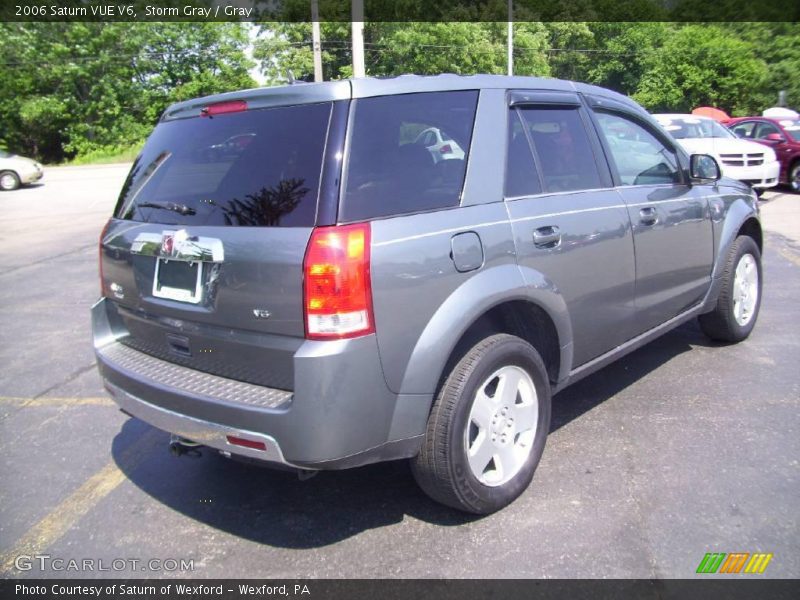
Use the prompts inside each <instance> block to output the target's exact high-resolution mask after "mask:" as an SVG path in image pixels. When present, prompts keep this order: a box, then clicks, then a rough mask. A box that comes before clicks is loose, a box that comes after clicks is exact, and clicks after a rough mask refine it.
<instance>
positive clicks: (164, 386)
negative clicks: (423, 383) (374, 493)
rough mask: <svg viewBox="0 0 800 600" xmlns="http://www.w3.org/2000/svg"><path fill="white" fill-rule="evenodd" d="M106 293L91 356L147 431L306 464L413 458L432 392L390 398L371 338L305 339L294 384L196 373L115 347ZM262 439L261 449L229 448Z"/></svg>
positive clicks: (95, 314)
mask: <svg viewBox="0 0 800 600" xmlns="http://www.w3.org/2000/svg"><path fill="white" fill-rule="evenodd" d="M107 302H108V301H107V300H105V299H103V300H101V301H99V302H98V303H97V304H95V306H94V307H93V308H92V327H93V334H94V345H95V355H96V357H97V365H98V368H99V370H100V374H101V376H102V377H103V380H104V382H105V385H106V387H107V388H108V390H109V392H110V393H111V395H112V397H113V398H114V400H115V401H116V402H117V404H119V406H120V407H121V408H122V409H123V410H124V411H125V412H126V413H129V414H130V415H132V416H134V417H136V418H138V419H141V420H142V421H145V422H147V423H149V424H151V425H153V426H154V427H157V428H159V429H162V430H164V431H168V432H170V433H174V434H177V435H180V436H181V437H184V438H187V439H190V440H193V441H196V442H199V443H202V444H204V445H206V446H209V447H212V448H216V449H218V450H222V451H225V452H230V453H231V454H239V455H242V456H247V457H249V458H255V459H260V460H263V461H267V462H274V463H281V464H284V465H289V466H294V467H299V468H307V469H337V468H347V467H353V466H358V465H362V464H367V463H371V462H377V461H380V460H391V459H396V458H406V457H409V456H413V455H414V454H416V453H417V452H418V450H419V447H420V444H421V441H422V434H423V433H424V428H425V422H426V420H427V412H428V407H429V406H430V400H431V398H430V396H416V395H414V396H405V395H399V396H398V395H396V394H393V393H392V392H391V391H390V390H389V389H388V387H387V386H386V382H385V380H384V377H383V372H382V370H381V365H380V359H379V355H378V349H377V342H376V340H375V336H374V335H372V336H365V337H362V338H355V339H351V340H337V341H329V342H312V341H307V342H305V343H303V344H302V345H301V346H300V348H299V350H298V351H297V352H296V353H295V355H294V359H293V361H294V390H293V391H291V392H289V391H285V390H274V389H270V388H266V387H263V386H255V385H251V384H243V383H241V382H238V381H235V380H232V379H227V378H224V377H219V376H216V375H210V374H206V373H201V372H199V371H195V370H193V369H188V368H186V367H181V366H178V365H175V364H174V363H171V362H168V361H164V360H161V359H158V358H155V357H153V356H150V355H148V354H144V353H141V352H139V351H137V350H133V349H131V348H128V347H127V346H124V345H123V344H121V343H120V342H119V341H118V339H119V337H120V336H121V335H122V334H124V332H121V331H120V330H119V327H120V325H119V324H118V323H113V322H112V320H110V319H109V315H111V317H112V319H113V314H114V312H113V311H109V310H107V306H106V303H107ZM227 436H234V437H238V438H243V439H246V440H250V441H255V442H262V443H263V444H264V448H265V449H264V450H259V449H251V448H245V447H242V446H238V445H232V444H229V443H228V441H227Z"/></svg>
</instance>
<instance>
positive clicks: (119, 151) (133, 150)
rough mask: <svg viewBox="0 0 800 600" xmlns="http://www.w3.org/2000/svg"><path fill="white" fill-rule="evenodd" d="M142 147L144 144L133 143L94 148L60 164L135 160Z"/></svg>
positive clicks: (91, 163) (95, 163)
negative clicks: (102, 148)
mask: <svg viewBox="0 0 800 600" xmlns="http://www.w3.org/2000/svg"><path fill="white" fill-rule="evenodd" d="M141 149H142V144H133V145H131V146H118V147H116V148H108V149H104V150H94V151H93V152H87V153H86V154H82V155H80V156H76V157H75V158H73V159H72V160H69V161H66V162H64V163H62V164H61V165H60V166H67V167H72V166H77V165H102V164H114V163H126V162H133V159H134V158H136V156H137V155H138V154H139V151H140V150H141Z"/></svg>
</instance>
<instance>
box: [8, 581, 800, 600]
mask: <svg viewBox="0 0 800 600" xmlns="http://www.w3.org/2000/svg"><path fill="white" fill-rule="evenodd" d="M798 597H800V581H798V580H779V579H778V580H764V579H745V578H743V577H732V578H726V579H716V578H708V579H704V578H699V579H692V580H677V579H668V580H645V579H616V580H585V579H583V580H581V579H578V580H564V579H561V580H558V579H552V580H529V579H508V580H463V579H462V580H446V579H426V580H420V579H407V580H386V579H378V580H375V579H371V580H368V579H363V580H178V579H174V580H167V579H163V580H157V579H131V580H102V579H98V580H92V579H80V580H63V579H61V580H56V579H36V580H33V579H29V580H10V579H6V580H1V581H0V598H2V599H3V600H10V599H12V598H14V599H23V598H27V599H30V600H87V599H91V598H97V599H100V600H131V599H132V598H135V599H137V600H145V599H149V598H152V599H153V600H162V599H163V600H173V599H174V600H178V599H184V600H185V599H188V598H192V599H214V600H241V599H261V600H266V599H269V598H276V599H281V598H291V599H293V600H302V599H304V598H308V599H309V600H312V599H313V600H362V599H363V600H374V599H376V598H378V599H380V600H395V599H397V600H399V599H405V598H410V599H423V598H424V599H426V600H427V599H429V598H436V599H443V600H466V599H467V598H469V599H470V600H472V599H473V598H491V599H493V600H494V599H496V600H515V599H517V598H519V599H522V598H525V599H530V598H537V599H538V598H542V599H550V598H570V599H571V600H606V599H608V600H611V599H613V600H626V599H628V598H630V599H634V598H635V599H637V600H650V599H652V600H691V599H694V598H698V599H702V600H713V599H716V598H720V599H725V600H739V599H746V598H747V599H750V598H765V599H766V598H769V599H770V600H783V599H786V600H790V599H791V600H795V599H796V598H798Z"/></svg>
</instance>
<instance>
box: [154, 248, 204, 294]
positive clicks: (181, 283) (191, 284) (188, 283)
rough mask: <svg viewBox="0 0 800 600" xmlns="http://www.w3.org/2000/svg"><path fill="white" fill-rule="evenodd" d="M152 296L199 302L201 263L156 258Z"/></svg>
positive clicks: (201, 285) (201, 289) (201, 282)
mask: <svg viewBox="0 0 800 600" xmlns="http://www.w3.org/2000/svg"><path fill="white" fill-rule="evenodd" d="M153 296H155V297H156V298H167V299H169V300H176V301H178V302H188V303H190V304H199V303H200V301H201V300H202V299H203V263H202V262H201V261H192V262H188V261H183V260H168V259H166V258H160V257H159V258H156V269H155V273H154V274H153Z"/></svg>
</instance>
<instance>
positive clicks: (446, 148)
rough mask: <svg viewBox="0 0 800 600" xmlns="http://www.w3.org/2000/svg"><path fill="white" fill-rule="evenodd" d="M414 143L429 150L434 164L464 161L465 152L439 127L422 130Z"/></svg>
mask: <svg viewBox="0 0 800 600" xmlns="http://www.w3.org/2000/svg"><path fill="white" fill-rule="evenodd" d="M414 143H415V144H420V145H422V146H425V147H426V148H427V149H428V152H430V153H431V156H432V157H433V162H434V164H436V163H438V162H439V161H440V160H452V159H458V160H464V151H463V150H462V149H461V146H459V145H458V144H457V143H456V141H455V140H454V139H452V138H451V137H450V136H449V135H447V134H446V133H445V132H443V131H442V130H441V129H439V128H438V127H428V129H424V130H422V131H421V132H420V134H419V135H418V136H417V139H416V140H414Z"/></svg>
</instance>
